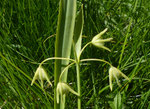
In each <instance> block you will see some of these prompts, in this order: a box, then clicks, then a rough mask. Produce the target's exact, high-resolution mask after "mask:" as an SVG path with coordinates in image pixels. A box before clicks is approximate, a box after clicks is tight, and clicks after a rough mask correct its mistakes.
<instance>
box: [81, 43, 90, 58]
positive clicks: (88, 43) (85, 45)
mask: <svg viewBox="0 0 150 109" xmlns="http://www.w3.org/2000/svg"><path fill="white" fill-rule="evenodd" d="M89 44H91V42H88V43H87V44H86V45H85V46H84V47H83V48H82V50H81V51H80V54H79V60H80V56H81V54H82V52H83V51H84V49H85V48H86V47H87V46H88V45H89Z"/></svg>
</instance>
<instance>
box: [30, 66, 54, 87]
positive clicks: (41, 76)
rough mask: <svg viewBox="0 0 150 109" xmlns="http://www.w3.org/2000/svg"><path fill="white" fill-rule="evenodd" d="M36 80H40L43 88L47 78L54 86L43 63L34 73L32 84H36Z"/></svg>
mask: <svg viewBox="0 0 150 109" xmlns="http://www.w3.org/2000/svg"><path fill="white" fill-rule="evenodd" d="M36 80H40V84H41V87H42V88H43V81H44V80H46V81H47V82H48V83H49V84H50V85H51V86H52V83H51V82H50V80H49V78H48V75H47V72H46V71H45V69H44V68H43V67H42V66H41V65H40V66H39V67H38V68H37V70H36V72H35V74H34V77H33V79H32V83H31V86H32V85H33V84H34V82H35V81H36Z"/></svg>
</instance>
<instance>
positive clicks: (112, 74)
mask: <svg viewBox="0 0 150 109" xmlns="http://www.w3.org/2000/svg"><path fill="white" fill-rule="evenodd" d="M121 76H122V77H124V78H125V79H127V80H129V78H128V77H127V76H126V75H125V74H123V73H122V72H121V71H120V70H119V69H117V68H116V67H113V66H111V67H110V69H109V85H110V90H111V91H112V88H113V86H112V81H113V80H114V79H116V82H117V84H118V85H119V86H121V85H120V83H119V77H121Z"/></svg>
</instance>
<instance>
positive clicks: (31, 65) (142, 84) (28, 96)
mask: <svg viewBox="0 0 150 109" xmlns="http://www.w3.org/2000/svg"><path fill="white" fill-rule="evenodd" d="M80 2H82V3H83V7H84V20H85V21H84V22H85V23H84V28H83V35H84V36H86V37H83V44H84V45H85V44H86V43H87V42H88V41H90V40H91V39H92V38H93V36H95V35H96V34H98V33H99V32H100V31H102V30H103V29H105V28H106V27H107V28H108V32H106V34H105V35H103V37H104V38H109V37H113V41H112V43H106V46H107V47H109V48H110V49H111V50H112V52H111V53H109V52H108V51H105V50H102V49H97V48H95V47H93V46H89V47H88V48H87V49H85V51H84V53H83V55H82V56H81V58H91V57H92V58H101V59H105V60H107V61H109V62H110V63H111V64H112V65H114V66H115V67H119V68H120V69H121V70H122V71H123V72H124V73H125V74H126V75H127V76H128V77H130V78H132V80H131V82H130V83H126V82H125V81H121V84H122V87H121V88H119V87H118V86H117V84H116V83H115V82H114V87H113V91H112V92H111V91H110V88H109V82H108V81H109V78H108V66H107V65H106V64H103V63H98V62H90V63H87V64H86V63H85V64H84V65H82V66H81V78H82V79H81V92H82V108H83V109H84V108H90V109H93V108H95V109H96V107H97V108H98V109H101V108H106V109H107V108H113V103H114V104H115V103H116V102H117V100H116V99H118V100H119V99H121V104H122V105H123V106H125V107H126V108H129V109H137V108H138V109H148V108H150V105H149V104H150V88H149V85H150V70H149V69H150V64H149V63H150V6H149V4H150V1H149V0H91V1H88V0H80V1H78V3H77V4H78V10H79V9H80V7H79V5H80V4H81V3H80ZM136 3H137V4H136ZM58 6H59V5H58V1H55V0H43V1H40V0H37V1H35V0H15V1H14V0H9V1H7V0H2V1H1V2H0V84H1V85H0V107H2V108H4V109H5V108H6V109H7V108H8V109H10V108H21V107H24V108H25V109H29V108H39V109H40V108H50V107H53V105H54V104H53V97H54V95H53V93H54V90H53V88H51V87H48V86H46V87H45V91H44V90H42V89H41V87H40V85H39V84H38V82H37V84H34V85H33V86H32V87H31V85H30V84H31V80H32V78H33V76H34V72H35V70H36V68H37V67H38V64H39V63H40V62H41V61H42V60H44V59H46V58H48V57H53V56H54V51H55V48H54V45H55V36H54V37H52V38H50V39H48V40H46V39H47V38H48V37H49V36H51V35H54V34H56V26H57V20H58V19H57V17H58V8H59V7H58ZM135 7H136V8H135ZM134 9H135V11H134ZM131 19H132V20H131ZM131 21H132V22H131ZM129 25H130V27H129ZM125 39H126V42H125ZM45 40H46V42H45V43H44V41H45ZM72 55H73V54H72ZM44 67H45V68H46V70H47V71H48V74H49V76H50V79H51V80H54V61H50V62H48V63H46V64H45V65H44ZM74 75H75V67H73V68H71V69H70V70H69V73H68V83H70V85H71V87H73V89H74V90H77V89H76V77H75V76H74ZM52 82H53V81H52ZM119 92H120V95H119ZM116 95H117V96H116ZM120 97H121V98H120ZM76 100H77V97H76V96H74V95H73V94H70V93H69V94H68V95H67V101H66V106H67V107H66V108H67V109H75V108H77V101H76Z"/></svg>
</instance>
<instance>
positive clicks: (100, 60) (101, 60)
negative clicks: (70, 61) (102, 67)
mask: <svg viewBox="0 0 150 109" xmlns="http://www.w3.org/2000/svg"><path fill="white" fill-rule="evenodd" d="M84 61H99V62H104V63H106V64H108V65H110V66H112V65H111V64H110V63H109V62H107V61H105V60H103V59H82V60H80V62H84Z"/></svg>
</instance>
